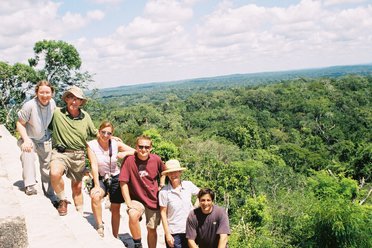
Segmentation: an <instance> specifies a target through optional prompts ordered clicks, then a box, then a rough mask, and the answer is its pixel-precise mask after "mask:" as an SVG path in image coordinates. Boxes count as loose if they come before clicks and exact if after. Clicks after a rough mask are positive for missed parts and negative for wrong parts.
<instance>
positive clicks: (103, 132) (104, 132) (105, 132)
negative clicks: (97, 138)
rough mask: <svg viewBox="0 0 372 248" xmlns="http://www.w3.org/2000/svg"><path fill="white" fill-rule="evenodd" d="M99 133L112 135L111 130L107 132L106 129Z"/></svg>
mask: <svg viewBox="0 0 372 248" xmlns="http://www.w3.org/2000/svg"><path fill="white" fill-rule="evenodd" d="M101 134H103V135H108V136H111V135H112V133H111V132H108V131H103V130H102V131H101Z"/></svg>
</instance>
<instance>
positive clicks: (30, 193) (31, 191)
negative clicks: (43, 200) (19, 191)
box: [25, 186, 37, 195]
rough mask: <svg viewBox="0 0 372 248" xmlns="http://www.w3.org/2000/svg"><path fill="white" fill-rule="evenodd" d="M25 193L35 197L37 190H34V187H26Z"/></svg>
mask: <svg viewBox="0 0 372 248" xmlns="http://www.w3.org/2000/svg"><path fill="white" fill-rule="evenodd" d="M25 193H26V195H36V194H37V190H36V189H35V187H34V186H27V187H26V188H25Z"/></svg>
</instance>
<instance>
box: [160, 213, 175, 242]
mask: <svg viewBox="0 0 372 248" xmlns="http://www.w3.org/2000/svg"><path fill="white" fill-rule="evenodd" d="M160 216H161V221H162V224H163V229H164V234H165V240H166V241H167V243H168V245H169V246H170V247H173V246H174V239H173V236H172V234H171V233H170V231H169V226H168V218H167V207H162V206H160Z"/></svg>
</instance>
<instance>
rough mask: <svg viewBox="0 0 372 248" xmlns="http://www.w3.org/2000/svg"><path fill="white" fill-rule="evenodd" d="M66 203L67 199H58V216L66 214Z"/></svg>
mask: <svg viewBox="0 0 372 248" xmlns="http://www.w3.org/2000/svg"><path fill="white" fill-rule="evenodd" d="M67 204H68V201H67V200H60V201H59V203H58V207H57V210H58V213H59V215H60V216H65V215H66V214H67Z"/></svg>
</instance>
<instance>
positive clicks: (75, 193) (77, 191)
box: [71, 181, 83, 210]
mask: <svg viewBox="0 0 372 248" xmlns="http://www.w3.org/2000/svg"><path fill="white" fill-rule="evenodd" d="M81 186H82V182H81V181H80V182H77V181H71V189H72V199H73V200H74V203H75V207H76V209H78V210H79V209H80V208H81V210H82V206H83V193H82V192H81Z"/></svg>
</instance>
